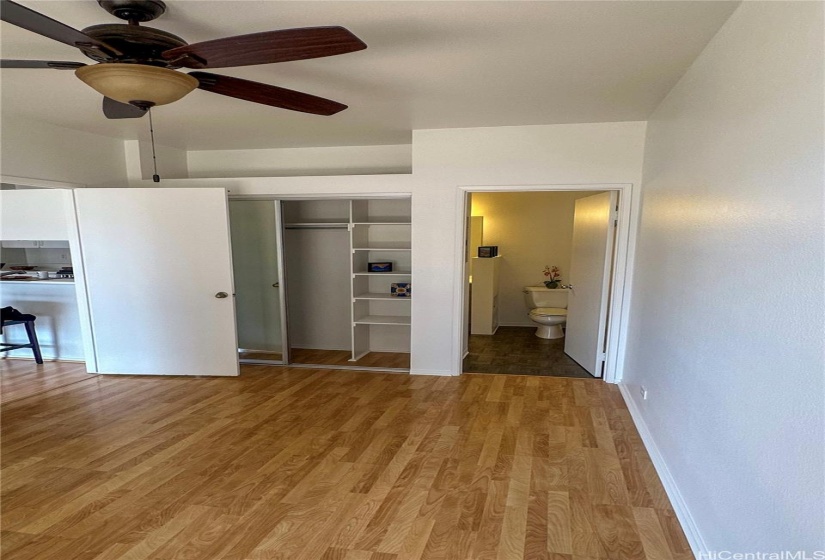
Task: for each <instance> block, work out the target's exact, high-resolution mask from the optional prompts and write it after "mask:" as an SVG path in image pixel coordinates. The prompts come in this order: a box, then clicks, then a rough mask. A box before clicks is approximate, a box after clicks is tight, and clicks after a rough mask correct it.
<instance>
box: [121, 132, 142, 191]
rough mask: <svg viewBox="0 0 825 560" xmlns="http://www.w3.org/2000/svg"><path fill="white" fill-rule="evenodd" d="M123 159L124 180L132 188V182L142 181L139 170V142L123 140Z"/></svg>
mask: <svg viewBox="0 0 825 560" xmlns="http://www.w3.org/2000/svg"><path fill="white" fill-rule="evenodd" d="M123 157H124V158H125V160H126V180H127V181H129V186H133V185H132V182H137V181H142V180H143V173H142V172H141V170H140V142H139V141H138V140H124V141H123Z"/></svg>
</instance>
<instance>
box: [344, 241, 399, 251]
mask: <svg viewBox="0 0 825 560" xmlns="http://www.w3.org/2000/svg"><path fill="white" fill-rule="evenodd" d="M352 250H353V251H412V247H410V246H409V245H407V246H406V247H402V246H400V245H398V246H395V245H390V244H389V243H385V244H381V245H374V246H372V247H353V248H352Z"/></svg>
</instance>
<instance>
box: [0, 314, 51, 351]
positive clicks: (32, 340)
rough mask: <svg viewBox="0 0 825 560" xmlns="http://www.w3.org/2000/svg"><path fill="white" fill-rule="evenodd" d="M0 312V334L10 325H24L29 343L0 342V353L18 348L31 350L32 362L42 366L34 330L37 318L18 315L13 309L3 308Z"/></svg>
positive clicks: (38, 344)
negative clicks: (0, 315)
mask: <svg viewBox="0 0 825 560" xmlns="http://www.w3.org/2000/svg"><path fill="white" fill-rule="evenodd" d="M9 310H11V311H9ZM2 311H3V314H2V318H1V319H0V334H3V329H4V328H6V327H10V326H12V325H24V326H25V327H26V335H27V336H28V337H29V343H28V344H7V343H5V342H0V352H8V351H9V350H17V349H18V348H31V349H32V354H34V361H35V362H37V363H38V364H42V363H43V356H42V355H41V354H40V343H39V342H37V333H36V332H35V330H34V321H35V320H36V319H37V317H35V316H34V315H29V314H27V313H20V312H19V311H17V310H16V309H14V308H13V307H4V308H3V310H2Z"/></svg>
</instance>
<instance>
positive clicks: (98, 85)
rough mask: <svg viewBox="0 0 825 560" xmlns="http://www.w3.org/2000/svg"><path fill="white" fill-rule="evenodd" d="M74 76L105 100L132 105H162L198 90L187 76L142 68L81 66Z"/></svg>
mask: <svg viewBox="0 0 825 560" xmlns="http://www.w3.org/2000/svg"><path fill="white" fill-rule="evenodd" d="M75 75H76V76H77V77H78V78H80V79H81V80H82V81H83V82H85V83H86V84H87V85H88V86H89V87H91V88H93V89H95V90H97V91H98V92H100V93H102V94H103V95H105V96H106V97H109V98H111V99H114V100H115V101H120V102H121V103H132V102H135V101H140V102H144V103H148V104H152V105H166V104H167V103H172V102H174V101H177V100H178V99H180V98H182V97H183V96H185V95H186V94H188V93H189V92H191V91H192V90H193V89H195V88H196V87H198V80H196V79H195V78H193V77H192V76H190V75H189V74H183V73H181V72H176V71H174V70H170V69H168V68H161V67H159V66H147V65H145V64H122V63H102V64H94V65H91V66H83V67H82V68H78V69H77V70H75Z"/></svg>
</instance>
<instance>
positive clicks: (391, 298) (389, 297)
mask: <svg viewBox="0 0 825 560" xmlns="http://www.w3.org/2000/svg"><path fill="white" fill-rule="evenodd" d="M352 299H380V300H388V301H410V300H411V299H412V296H407V297H398V296H394V295H392V294H382V293H372V292H368V293H364V294H358V295H357V296H355V297H353V298H352Z"/></svg>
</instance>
